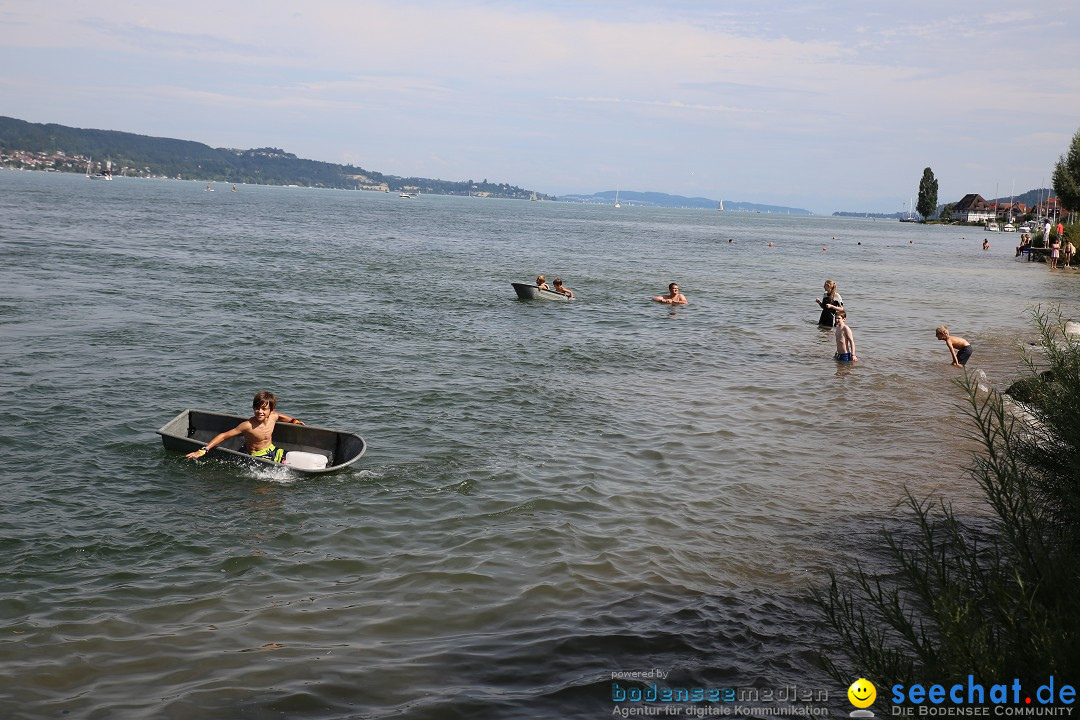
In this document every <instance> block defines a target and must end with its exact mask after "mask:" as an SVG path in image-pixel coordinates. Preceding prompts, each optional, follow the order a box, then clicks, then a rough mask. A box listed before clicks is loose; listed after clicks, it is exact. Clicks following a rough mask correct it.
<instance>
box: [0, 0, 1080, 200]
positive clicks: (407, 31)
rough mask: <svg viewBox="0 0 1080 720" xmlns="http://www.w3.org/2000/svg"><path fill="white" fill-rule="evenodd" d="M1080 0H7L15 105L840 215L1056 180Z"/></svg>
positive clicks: (314, 153) (480, 173)
mask: <svg viewBox="0 0 1080 720" xmlns="http://www.w3.org/2000/svg"><path fill="white" fill-rule="evenodd" d="M1078 27H1080V3H1076V2H1075V0H1047V1H1042V2H1035V3H1018V2H1008V3H1006V2H1001V1H1000V0H985V1H983V2H979V3H975V2H969V1H967V0H960V1H949V0H945V1H944V2H926V1H925V0H911V1H909V2H904V3H899V2H895V1H890V0H870V1H868V0H837V1H835V2H815V1H814V0H807V1H804V2H797V1H789V2H771V1H769V0H755V1H753V2H750V1H745V0H734V1H730V2H729V1H727V0H663V2H657V0H650V1H649V2H639V1H638V0H623V1H621V2H609V1H607V0H581V1H577V2H574V1H571V0H544V1H543V2H537V1H535V0H533V1H530V2H519V1H518V0H498V1H497V2H496V1H490V2H489V1H487V0H473V1H465V0H443V1H436V0H394V1H393V2H376V1H369V0H306V1H305V2H291V1H285V0H281V1H279V0H227V1H223V0H214V2H206V1H205V0H186V1H185V2H183V3H149V2H145V0H143V1H139V2H134V1H129V0H108V1H107V2H95V3H87V2H84V1H82V0H49V2H34V1H31V0H0V28H2V29H3V32H2V33H0V64H2V66H3V68H4V72H3V73H0V115H7V116H10V117H15V118H19V119H21V120H27V121H30V122H38V123H58V124H61V125H70V126H74V127H81V128H96V129H106V130H121V131H125V132H133V133H138V134H142V135H151V136H157V137H170V138H179V139H183V140H194V141H197V142H202V143H205V144H207V145H211V146H213V147H230V148H241V149H243V148H255V147H277V148H281V149H283V150H285V151H286V152H291V153H294V154H295V155H297V156H299V157H301V158H309V159H313V160H322V161H326V162H332V163H348V164H352V165H357V166H359V167H362V168H365V169H367V170H372V171H377V172H381V173H385V174H389V175H400V176H420V177H429V178H438V179H442V180H470V179H471V180H474V181H481V180H485V179H486V180H488V181H490V182H506V183H509V184H511V185H517V186H520V187H523V188H526V189H529V190H536V191H539V192H543V193H547V194H551V195H562V194H570V193H581V194H591V193H594V192H600V191H606V190H617V189H622V190H636V191H654V192H664V193H670V194H675V195H686V196H701V197H707V198H714V199H723V200H724V201H725V202H729V201H731V202H733V201H744V202H756V203H764V204H773V205H784V206H788V207H797V208H804V209H808V210H811V211H813V212H816V213H821V214H829V213H832V212H834V211H855V212H886V213H892V212H907V210H908V208H909V205H910V204H911V203H912V201H913V200H916V199H917V195H918V186H919V180H920V179H921V178H922V174H923V169H924V168H926V167H930V168H931V169H932V170H933V172H934V175H935V177H936V178H937V179H938V182H939V184H940V189H939V193H938V200H939V202H942V203H943V202H953V201H956V200H959V199H960V198H961V197H963V196H964V195H965V194H967V193H979V194H981V195H983V197H987V198H990V197H1008V196H1009V195H1010V193H1011V192H1013V190H1014V189H1015V192H1017V193H1020V192H1024V191H1026V190H1030V189H1034V188H1037V187H1048V186H1049V185H1050V183H1051V180H1050V178H1051V173H1052V171H1053V166H1054V163H1055V162H1056V161H1057V159H1058V158H1059V157H1060V156H1061V155H1063V154H1064V153H1065V152H1066V151H1067V149H1068V146H1069V143H1070V142H1071V140H1072V138H1073V135H1074V134H1075V133H1076V132H1077V131H1078V130H1080V46H1078V44H1077V39H1076V38H1077V28H1078Z"/></svg>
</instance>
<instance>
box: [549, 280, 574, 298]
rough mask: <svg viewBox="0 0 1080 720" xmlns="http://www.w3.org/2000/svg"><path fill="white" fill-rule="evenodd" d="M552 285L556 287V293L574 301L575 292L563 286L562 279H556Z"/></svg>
mask: <svg viewBox="0 0 1080 720" xmlns="http://www.w3.org/2000/svg"><path fill="white" fill-rule="evenodd" d="M551 283H552V284H553V285H554V286H555V292H557V293H560V294H562V295H566V296H567V297H569V298H570V299H571V300H573V299H574V291H573V290H571V289H570V288H568V287H566V286H565V285H563V284H562V278H555V279H554V280H552V281H551Z"/></svg>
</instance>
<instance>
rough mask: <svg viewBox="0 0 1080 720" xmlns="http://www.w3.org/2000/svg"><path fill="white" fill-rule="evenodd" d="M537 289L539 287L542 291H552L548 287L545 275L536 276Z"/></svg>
mask: <svg viewBox="0 0 1080 720" xmlns="http://www.w3.org/2000/svg"><path fill="white" fill-rule="evenodd" d="M536 287H538V288H539V289H541V290H550V289H551V288H550V287H548V284H547V278H546V277H544V276H543V275H537V276H536Z"/></svg>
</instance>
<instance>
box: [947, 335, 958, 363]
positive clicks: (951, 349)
mask: <svg viewBox="0 0 1080 720" xmlns="http://www.w3.org/2000/svg"><path fill="white" fill-rule="evenodd" d="M952 342H953V339H952V338H949V339H948V340H946V341H945V344H946V345H948V346H949V354H950V355H952V364H953V365H959V364H960V359H959V358H958V357H956V348H954V347H953V344H952Z"/></svg>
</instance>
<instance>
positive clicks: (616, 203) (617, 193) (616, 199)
mask: <svg viewBox="0 0 1080 720" xmlns="http://www.w3.org/2000/svg"><path fill="white" fill-rule="evenodd" d="M615 207H622V205H620V204H619V191H618V190H616V191H615Z"/></svg>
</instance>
